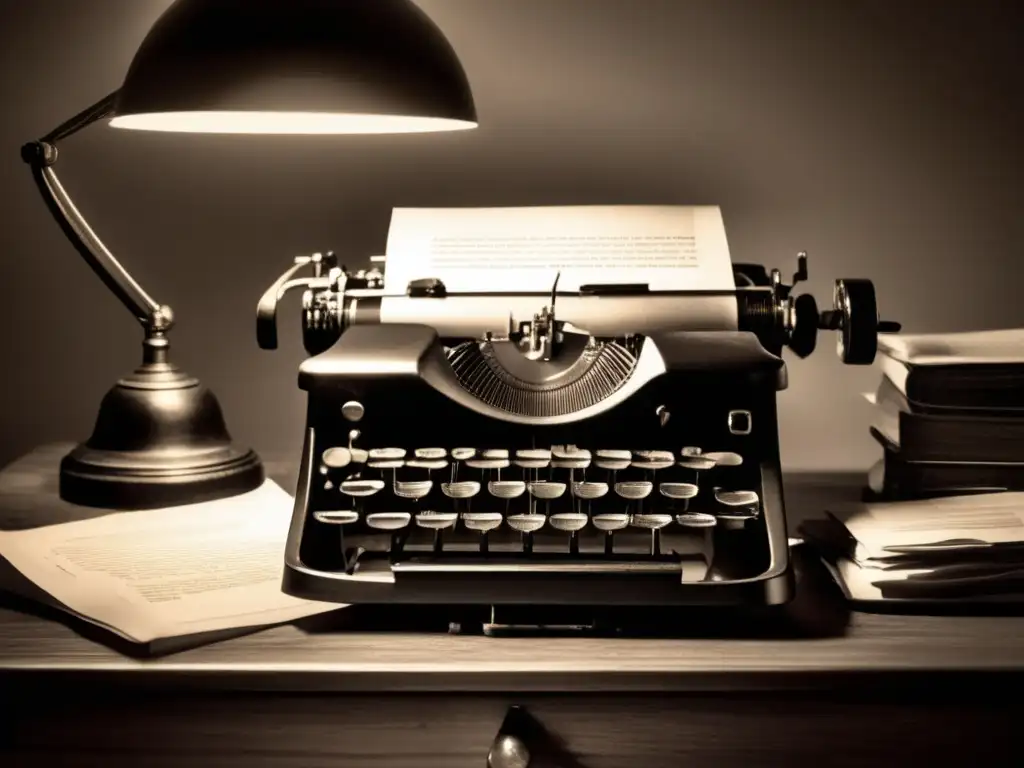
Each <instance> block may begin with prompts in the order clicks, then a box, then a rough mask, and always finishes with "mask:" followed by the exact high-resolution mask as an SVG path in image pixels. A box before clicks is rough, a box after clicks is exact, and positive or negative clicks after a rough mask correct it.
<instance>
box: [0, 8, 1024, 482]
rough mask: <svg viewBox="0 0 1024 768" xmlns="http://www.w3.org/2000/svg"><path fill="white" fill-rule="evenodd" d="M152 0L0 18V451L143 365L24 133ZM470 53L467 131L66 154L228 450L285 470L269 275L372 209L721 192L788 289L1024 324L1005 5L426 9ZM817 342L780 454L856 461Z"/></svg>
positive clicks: (100, 148) (129, 48) (893, 311)
mask: <svg viewBox="0 0 1024 768" xmlns="http://www.w3.org/2000/svg"><path fill="white" fill-rule="evenodd" d="M168 4H169V1H168V0H89V1H88V2H86V1H85V0H36V1H35V2H31V3H29V2H21V3H15V2H5V3H3V7H2V10H0V60H2V67H0V89H2V95H3V104H4V118H3V121H2V122H0V195H2V199H3V202H4V206H3V209H2V210H3V226H2V227H0V245H2V249H0V286H2V288H3V302H2V303H0V313H2V315H0V320H2V325H0V328H2V329H3V330H2V333H0V360H3V366H4V368H3V374H2V375H3V382H4V383H3V395H4V397H3V398H2V400H0V462H7V461H9V460H11V459H13V458H14V457H16V456H17V455H19V454H21V453H23V452H26V451H28V450H30V449H31V448H32V447H33V446H35V445H37V444H39V443H43V442H48V441H53V440H81V439H85V438H86V437H87V436H88V434H89V433H90V431H91V429H92V425H93V420H94V418H95V414H96V409H97V407H98V405H99V401H100V399H101V397H102V396H103V394H104V392H105V391H106V390H107V389H108V387H109V386H110V385H111V384H112V383H113V382H114V381H115V380H116V378H117V377H118V376H119V375H120V374H121V373H123V372H126V371H128V370H130V369H131V368H133V367H134V366H135V365H136V364H137V362H138V359H139V350H140V347H139V340H140V332H139V329H138V327H137V325H136V324H135V322H134V321H133V319H132V318H131V317H130V316H129V315H128V314H127V313H126V312H125V311H124V309H123V308H122V307H121V306H120V304H118V303H117V302H116V300H115V299H113V297H112V296H110V295H109V294H108V293H107V292H106V291H105V289H104V288H103V287H102V285H101V283H100V282H99V281H98V280H97V279H96V278H95V277H94V276H93V274H92V273H91V272H90V271H89V270H88V268H87V267H86V266H85V265H84V263H82V262H81V260H80V259H79V257H78V256H77V254H75V253H74V251H73V250H72V249H71V247H70V246H69V245H68V244H67V243H66V241H65V240H63V239H62V235H61V234H60V232H59V230H58V228H57V226H56V225H55V224H54V223H53V221H52V220H51V219H50V218H49V215H48V213H47V212H46V210H45V207H44V205H43V203H42V201H41V200H40V198H39V197H38V194H37V193H36V191H35V188H34V186H33V184H32V181H31V177H30V175H29V172H28V169H27V168H26V167H25V166H24V165H23V164H22V163H21V161H20V159H19V154H18V151H19V146H20V145H21V144H22V143H23V142H24V141H26V140H29V139H32V138H35V137H37V136H40V135H42V134H44V133H46V132H47V131H49V130H51V129H52V128H53V127H55V126H56V125H57V124H58V123H60V122H62V121H63V120H65V119H67V118H68V117H70V116H71V115H73V114H74V113H75V112H77V111H79V110H81V109H82V108H84V107H86V106H88V105H89V104H91V103H93V102H94V101H96V100H97V99H99V98H100V97H102V96H103V95H105V94H106V93H108V92H110V91H112V90H114V89H115V88H116V87H117V86H118V85H119V83H120V78H121V77H122V76H123V73H124V71H125V70H126V68H127V66H128V64H129V62H130V60H131V57H132V55H133V53H134V51H135V49H136V47H137V45H138V44H139V42H141V40H142V38H143V36H144V35H145V32H146V30H147V29H148V27H149V25H150V24H151V23H152V22H153V21H154V20H155V19H156V17H157V16H158V15H159V14H160V13H161V12H162V11H163V10H164V8H166V7H167V5H168ZM420 5H421V6H422V7H423V8H424V10H426V11H427V13H428V14H430V15H431V16H432V18H433V19H434V20H435V21H436V22H437V23H438V24H439V25H440V27H441V28H442V29H443V30H444V31H445V33H446V34H447V35H448V37H449V39H450V40H451V42H452V44H453V45H454V47H455V49H456V50H457V51H458V53H459V55H460V57H461V58H462V61H463V64H464V66H465V68H466V70H467V73H468V76H469V78H470V81H471V83H472V86H473V88H474V92H475V95H476V99H477V104H478V108H479V115H480V120H481V123H482V125H481V128H480V129H479V130H477V131H475V132H471V133H468V134H466V133H462V134H452V135H438V136H411V137H359V136H355V137H326V138H315V139H296V138H269V139H268V138H260V137H253V138H242V139H232V138H231V137H203V136H174V135H164V136H161V135H138V134H131V133H122V132H118V131H114V130H110V129H107V128H105V127H104V126H101V125H97V126H93V127H92V128H90V129H88V130H87V131H84V132H82V133H80V134H78V135H76V136H75V137H73V138H72V139H70V140H68V141H66V142H64V144H62V145H61V148H62V157H61V162H60V164H59V165H58V171H59V172H60V174H61V178H62V180H63V182H64V184H65V186H66V187H67V188H68V190H69V191H70V192H71V194H72V195H73V196H75V199H76V201H77V203H78V205H79V207H80V209H81V210H82V211H83V212H84V213H85V214H86V216H87V217H88V219H89V221H90V223H91V224H92V226H93V227H94V229H95V230H96V231H97V232H98V233H99V235H100V237H101V238H103V239H104V240H105V242H106V243H107V245H108V246H109V247H110V248H111V250H112V251H113V252H114V253H115V255H117V256H118V257H119V258H120V259H121V260H122V261H123V262H124V263H125V264H126V265H127V266H128V267H129V269H130V270H131V271H132V272H133V273H134V274H135V275H136V277H137V278H138V279H139V280H140V282H142V284H143V285H144V287H146V288H147V289H148V290H149V291H150V293H152V294H153V295H154V296H155V297H156V298H157V299H158V300H159V301H163V302H166V303H169V304H170V305H171V306H173V307H174V308H175V310H176V311H177V315H178V326H177V328H176V330H175V331H174V333H173V335H172V342H173V349H174V355H175V359H176V361H177V362H178V363H179V364H181V365H182V366H183V367H185V368H186V369H188V370H189V371H190V372H192V373H194V374H196V375H199V376H200V377H201V378H202V379H203V380H204V381H205V382H206V383H207V384H208V385H209V386H211V387H212V388H213V390H214V391H215V392H216V393H217V395H218V397H219V399H220V401H221V404H222V406H223V408H224V411H225V413H226V416H227V418H228V422H229V426H230V428H231V431H232V432H233V434H234V435H235V437H236V438H237V439H238V440H239V441H240V442H243V443H248V444H250V445H252V446H254V447H255V448H256V449H257V450H258V451H260V452H262V453H264V454H265V455H268V456H269V455H273V456H276V457H279V458H280V457H290V456H293V455H294V456H296V459H297V452H298V448H299V446H300V438H301V434H300V433H301V427H302V422H303V417H304V402H303V398H302V393H301V392H300V391H299V390H298V388H297V386H296V372H297V367H298V365H299V363H300V362H301V360H302V358H303V351H302V347H301V343H300V339H299V333H298V315H299V311H298V307H297V301H298V299H297V298H293V299H292V300H291V301H290V302H289V303H288V305H287V306H286V307H285V308H284V311H283V314H282V321H283V322H282V346H281V348H280V349H279V350H278V351H277V352H262V351H260V350H259V349H258V348H257V347H256V342H255V333H254V326H255V322H254V314H255V306H256V301H257V299H258V298H259V296H260V294H261V293H262V292H263V290H264V289H265V288H266V287H267V286H268V285H269V284H270V283H271V282H272V281H273V280H274V279H275V278H276V277H277V276H278V274H279V273H280V272H281V271H282V270H283V269H285V268H286V267H287V266H288V264H289V263H290V262H291V259H292V257H293V256H295V255H297V254H300V253H310V252H313V251H317V250H327V249H333V250H335V251H336V252H338V253H339V254H340V255H341V256H342V257H343V260H344V261H347V262H348V263H349V264H350V265H359V264H360V263H361V262H363V261H365V259H366V258H367V257H368V256H369V255H371V254H374V253H379V252H381V251H383V248H384V242H385V237H386V233H387V226H388V220H389V215H390V211H391V208H392V206H401V205H410V206H418V205H422V206H441V205H534V204H586V203H681V204H691V203H694V204H717V205H720V206H722V208H723V211H724V215H725V219H726V226H727V230H728V235H729V240H730V245H731V248H732V253H733V258H734V259H735V260H736V261H757V262H762V263H765V264H766V265H767V266H768V267H773V266H778V267H780V268H782V269H783V270H784V273H785V274H786V275H787V276H788V275H789V274H791V272H792V270H793V268H794V267H795V254H796V252H797V251H799V250H807V251H808V252H809V253H810V255H811V277H812V280H811V282H810V283H809V285H807V286H806V289H807V290H810V291H812V292H814V293H815V294H816V295H817V297H818V299H819V303H820V304H823V305H830V302H831V288H832V281H833V279H834V278H837V277H868V278H871V279H873V280H874V281H875V283H876V287H877V291H878V295H879V299H880V302H881V306H882V309H883V313H884V315H885V316H886V317H887V318H889V319H896V320H900V321H902V322H903V323H904V326H905V329H906V330H908V331H912V332H921V331H950V330H960V329H962V330H975V329H981V328H991V327H1008V326H1019V325H1022V324H1024V305H1022V302H1021V299H1020V295H1021V288H1020V286H1019V285H1018V280H1017V279H1016V275H1017V274H1018V261H1019V259H1020V257H1021V255H1022V249H1021V243H1022V242H1024V224H1022V216H1021V213H1020V209H1021V202H1022V195H1021V172H1022V169H1024V164H1022V162H1021V161H1022V148H1021V136H1022V120H1021V109H1020V99H1021V96H1020V94H1021V92H1022V80H1024V77H1022V65H1021V63H1020V61H1019V51H1018V48H1019V38H1020V32H1021V28H1022V27H1021V24H1020V12H1019V11H1018V10H1016V6H1017V5H1019V3H1015V2H1012V1H1008V2H992V1H989V0H986V1H983V2H982V1H979V0H962V1H960V2H946V1H942V0H931V1H930V2H916V1H915V0H902V1H897V0H857V1H856V2H831V3H829V2H823V0H699V1H698V0H420ZM833 347H834V340H833V338H832V337H831V336H828V337H826V338H824V339H822V340H821V341H820V342H819V349H818V351H817V352H816V353H815V355H814V356H813V357H812V358H810V359H809V360H806V361H800V360H798V359H796V358H795V357H793V356H790V366H791V376H790V379H791V385H790V389H789V390H788V391H786V392H784V393H783V394H781V395H780V407H781V418H782V434H781V440H782V449H783V455H784V464H785V466H786V467H787V468H789V469H836V468H855V469H856V468H866V467H867V466H868V465H869V464H870V462H871V461H872V460H873V458H874V456H875V448H874V445H873V443H872V441H871V440H870V438H869V437H868V434H867V418H868V410H867V407H866V405H865V404H864V403H863V402H862V400H861V398H860V396H859V395H860V393H861V392H862V391H865V390H868V389H873V388H874V385H875V382H876V378H877V377H876V374H875V373H874V372H873V371H872V370H871V369H858V368H853V367H849V366H843V365H842V364H841V363H840V362H839V360H838V359H837V357H836V356H835V354H834V351H833Z"/></svg>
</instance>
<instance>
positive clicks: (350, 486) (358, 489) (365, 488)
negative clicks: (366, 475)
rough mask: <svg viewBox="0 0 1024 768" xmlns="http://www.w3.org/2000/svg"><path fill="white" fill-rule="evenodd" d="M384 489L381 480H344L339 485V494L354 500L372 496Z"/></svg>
mask: <svg viewBox="0 0 1024 768" xmlns="http://www.w3.org/2000/svg"><path fill="white" fill-rule="evenodd" d="M383 489H384V481H383V480H362V479H353V480H345V481H343V482H342V484H341V492H342V493H344V494H345V495H346V496H353V497H356V498H362V497H365V496H373V494H375V493H378V492H379V491H382V490H383Z"/></svg>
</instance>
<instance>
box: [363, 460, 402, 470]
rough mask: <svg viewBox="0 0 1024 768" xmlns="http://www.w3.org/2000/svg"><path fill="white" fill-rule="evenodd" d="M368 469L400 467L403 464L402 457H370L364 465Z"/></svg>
mask: <svg viewBox="0 0 1024 768" xmlns="http://www.w3.org/2000/svg"><path fill="white" fill-rule="evenodd" d="M366 466H367V467H369V468H370V469H401V468H402V467H404V466H405V460H404V459H371V460H370V461H369V463H367V465H366Z"/></svg>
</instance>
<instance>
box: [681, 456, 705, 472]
mask: <svg viewBox="0 0 1024 768" xmlns="http://www.w3.org/2000/svg"><path fill="white" fill-rule="evenodd" d="M676 463H677V464H678V465H679V466H680V467H683V468H684V469H692V470H694V471H696V472H705V471H707V470H709V469H714V468H715V460H714V459H709V458H708V457H707V456H684V457H683V458H681V459H680V460H679V461H678V462H676Z"/></svg>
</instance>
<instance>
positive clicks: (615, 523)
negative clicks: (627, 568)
mask: <svg viewBox="0 0 1024 768" xmlns="http://www.w3.org/2000/svg"><path fill="white" fill-rule="evenodd" d="M591 522H592V523H593V524H594V527H595V528H597V530H599V531H602V532H604V534H605V537H604V552H605V554H606V555H611V554H613V553H614V552H615V532H616V531H621V530H623V529H624V528H626V527H627V526H629V515H627V514H625V513H623V512H619V513H614V512H612V513H607V512H603V513H601V514H599V515H594V516H593V517H592V518H591Z"/></svg>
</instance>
